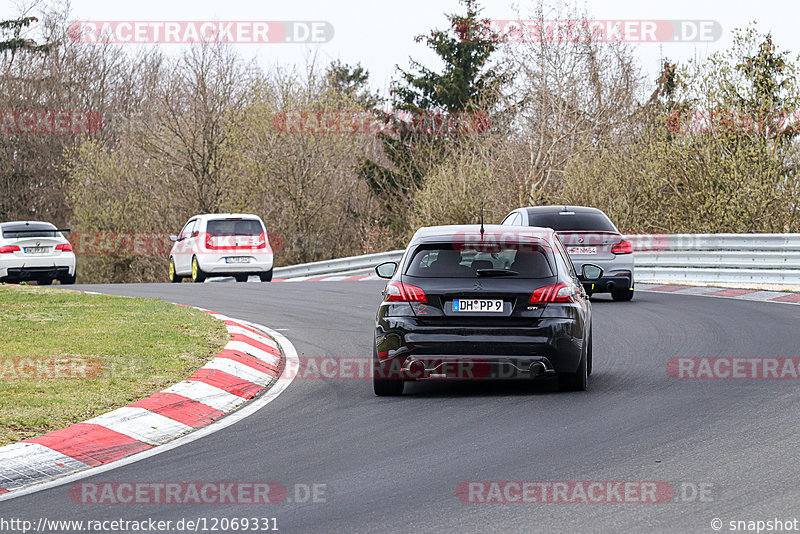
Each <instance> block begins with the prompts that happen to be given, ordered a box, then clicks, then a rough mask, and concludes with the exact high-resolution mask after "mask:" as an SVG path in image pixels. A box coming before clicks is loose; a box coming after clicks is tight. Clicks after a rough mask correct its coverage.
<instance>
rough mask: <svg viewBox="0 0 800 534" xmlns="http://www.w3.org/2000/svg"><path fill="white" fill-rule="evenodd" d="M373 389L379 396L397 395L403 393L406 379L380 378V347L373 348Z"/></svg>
mask: <svg viewBox="0 0 800 534" xmlns="http://www.w3.org/2000/svg"><path fill="white" fill-rule="evenodd" d="M372 363H373V374H372V390H373V391H374V392H375V395H377V396H378V397H397V396H398V395H402V394H403V387H404V386H405V380H403V379H402V378H378V375H379V368H380V362H379V361H378V349H377V348H375V347H374V346H373V349H372Z"/></svg>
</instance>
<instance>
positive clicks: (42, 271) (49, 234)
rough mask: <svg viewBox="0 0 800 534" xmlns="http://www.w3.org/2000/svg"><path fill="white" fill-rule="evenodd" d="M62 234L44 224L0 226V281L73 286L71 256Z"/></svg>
mask: <svg viewBox="0 0 800 534" xmlns="http://www.w3.org/2000/svg"><path fill="white" fill-rule="evenodd" d="M62 232H69V230H66V229H58V228H56V227H55V226H53V225H52V224H50V223H48V222H40V221H12V222H5V223H0V282H22V281H29V280H30V281H36V282H37V283H38V284H39V285H40V286H45V285H50V284H52V283H53V280H58V281H59V282H61V283H62V284H74V283H75V254H74V253H73V251H72V245H70V243H69V241H67V239H66V238H65V237H64V234H63V233H62Z"/></svg>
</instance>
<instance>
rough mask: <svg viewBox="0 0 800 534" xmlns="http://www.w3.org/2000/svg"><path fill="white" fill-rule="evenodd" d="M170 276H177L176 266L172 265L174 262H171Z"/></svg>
mask: <svg viewBox="0 0 800 534" xmlns="http://www.w3.org/2000/svg"><path fill="white" fill-rule="evenodd" d="M169 277H170V278H175V266H174V265H172V262H169Z"/></svg>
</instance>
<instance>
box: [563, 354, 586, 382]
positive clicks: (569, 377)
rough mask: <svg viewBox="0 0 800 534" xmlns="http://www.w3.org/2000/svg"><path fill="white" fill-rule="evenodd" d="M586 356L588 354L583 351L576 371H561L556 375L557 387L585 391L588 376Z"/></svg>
mask: <svg viewBox="0 0 800 534" xmlns="http://www.w3.org/2000/svg"><path fill="white" fill-rule="evenodd" d="M587 352H588V351H587ZM587 356H588V354H586V353H584V355H583V358H581V362H580V363H579V364H578V369H577V371H576V372H574V373H561V374H559V375H558V389H560V390H561V391H586V386H587V384H588V377H589V374H588V369H587V365H586V361H587V360H588V357H587Z"/></svg>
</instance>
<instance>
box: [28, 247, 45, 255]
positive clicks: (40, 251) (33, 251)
mask: <svg viewBox="0 0 800 534" xmlns="http://www.w3.org/2000/svg"><path fill="white" fill-rule="evenodd" d="M48 249H49V247H25V254H44V253H46V252H47V250H48Z"/></svg>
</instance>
